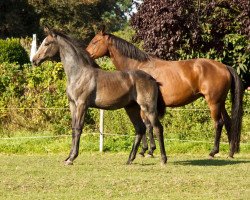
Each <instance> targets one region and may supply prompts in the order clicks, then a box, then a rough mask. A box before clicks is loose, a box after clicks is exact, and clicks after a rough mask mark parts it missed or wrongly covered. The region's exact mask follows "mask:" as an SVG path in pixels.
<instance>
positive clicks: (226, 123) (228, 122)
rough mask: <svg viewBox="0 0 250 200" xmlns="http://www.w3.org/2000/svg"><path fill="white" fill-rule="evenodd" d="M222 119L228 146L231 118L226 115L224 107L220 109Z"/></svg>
mask: <svg viewBox="0 0 250 200" xmlns="http://www.w3.org/2000/svg"><path fill="white" fill-rule="evenodd" d="M221 114H222V118H223V121H224V124H225V128H226V134H227V138H228V142H229V144H230V143H231V135H230V133H231V131H230V130H231V118H230V116H229V115H228V113H227V111H226V109H225V106H224V107H223V108H222V112H221Z"/></svg>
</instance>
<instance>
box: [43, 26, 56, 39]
mask: <svg viewBox="0 0 250 200" xmlns="http://www.w3.org/2000/svg"><path fill="white" fill-rule="evenodd" d="M43 30H44V33H45V34H46V35H50V36H52V37H56V34H55V33H54V31H53V30H51V29H49V28H48V27H44V29H43Z"/></svg>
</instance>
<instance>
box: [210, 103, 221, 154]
mask: <svg viewBox="0 0 250 200" xmlns="http://www.w3.org/2000/svg"><path fill="white" fill-rule="evenodd" d="M209 107H210V112H211V117H212V119H213V120H214V128H215V138H214V147H213V149H212V150H211V152H210V154H209V156H210V157H211V158H213V157H214V155H215V154H217V153H219V146H220V138H221V131H222V128H223V125H224V121H223V119H222V113H221V105H220V104H210V105H209Z"/></svg>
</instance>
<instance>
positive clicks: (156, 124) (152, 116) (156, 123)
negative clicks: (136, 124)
mask: <svg viewBox="0 0 250 200" xmlns="http://www.w3.org/2000/svg"><path fill="white" fill-rule="evenodd" d="M145 114H146V116H147V118H148V120H149V121H150V123H151V125H152V126H153V130H154V132H155V134H156V136H157V138H158V141H159V146H160V152H161V159H162V161H161V163H162V164H166V162H167V156H166V150H165V146H164V137H163V126H162V125H161V123H160V120H159V119H158V116H157V112H145Z"/></svg>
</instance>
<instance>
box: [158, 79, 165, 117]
mask: <svg viewBox="0 0 250 200" xmlns="http://www.w3.org/2000/svg"><path fill="white" fill-rule="evenodd" d="M157 84H158V99H157V111H158V116H159V117H160V118H162V117H163V116H164V115H165V113H166V105H165V102H164V100H163V97H162V94H161V91H160V88H159V86H160V85H161V84H160V83H157Z"/></svg>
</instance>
